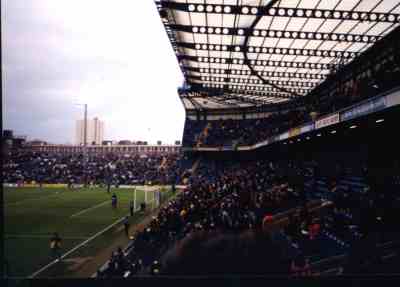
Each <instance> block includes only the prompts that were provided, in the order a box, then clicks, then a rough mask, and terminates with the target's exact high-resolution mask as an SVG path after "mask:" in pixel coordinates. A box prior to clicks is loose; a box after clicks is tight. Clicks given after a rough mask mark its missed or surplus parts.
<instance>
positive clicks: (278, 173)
mask: <svg viewBox="0 0 400 287" xmlns="http://www.w3.org/2000/svg"><path fill="white" fill-rule="evenodd" d="M153 6H154V10H155V11H157V15H158V17H159V19H158V21H161V22H162V25H163V27H164V28H165V31H163V32H164V33H165V35H166V39H169V42H170V43H168V45H169V46H170V48H172V49H173V51H174V53H175V56H176V59H175V60H176V62H177V63H178V65H179V68H180V71H181V73H182V75H183V77H184V82H183V84H182V85H181V86H179V87H176V89H177V90H176V97H177V98H178V97H179V100H180V102H181V105H183V107H184V110H185V122H184V129H183V134H182V138H181V143H176V144H175V145H174V146H173V147H171V148H164V147H163V146H155V147H154V148H153V147H152V146H151V147H150V146H147V144H143V143H139V144H134V145H129V144H126V145H118V146H110V145H101V144H99V145H89V144H88V145H87V143H86V129H85V142H84V144H83V145H81V146H79V147H76V146H75V147H72V146H71V147H68V146H48V145H47V146H46V145H43V144H40V145H23V144H22V145H21V144H14V142H18V141H17V140H15V138H14V139H12V135H11V134H10V133H9V132H8V133H3V141H2V149H3V150H2V152H3V155H4V157H3V165H2V181H3V207H4V208H3V210H4V228H3V229H4V230H3V231H4V239H3V241H4V246H5V249H4V255H5V256H4V257H5V260H4V263H3V265H4V270H5V271H4V274H5V276H8V277H10V278H13V277H23V278H82V277H84V278H87V277H90V278H98V279H110V278H137V277H140V276H145V277H157V278H163V277H171V276H173V277H178V278H180V277H188V276H189V277H190V276H232V277H235V276H239V277H240V276H248V277H265V278H268V277H269V276H278V277H282V278H298V277H302V278H304V277H307V278H308V277H331V276H334V277H335V278H340V277H346V276H347V275H356V276H361V277H363V276H365V277H367V276H371V275H374V276H387V275H393V274H399V273H400V254H399V252H400V230H399V223H398V218H399V217H400V193H398V192H399V191H400V153H399V148H400V137H399V132H400V129H399V126H398V124H399V123H400V122H399V119H400V25H399V23H400V1H398V0H265V1H264V0H161V1H155V5H153ZM149 37H151V35H149ZM145 40H146V39H143V40H141V41H145ZM154 83H155V84H157V79H154ZM160 96H161V95H160ZM143 97H144V95H143ZM138 100H139V99H138ZM110 105H112V103H110ZM149 112H151V111H149ZM160 121H162V119H160ZM13 140H14V141H13Z"/></svg>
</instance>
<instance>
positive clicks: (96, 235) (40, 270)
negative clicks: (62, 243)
mask: <svg viewBox="0 0 400 287" xmlns="http://www.w3.org/2000/svg"><path fill="white" fill-rule="evenodd" d="M124 218H125V216H123V217H121V218H120V219H118V220H117V221H115V222H114V223H112V224H110V225H109V226H107V227H106V228H104V229H103V230H101V231H99V232H97V233H96V234H95V235H93V236H91V237H89V238H88V239H86V240H85V241H83V242H81V243H80V244H78V245H77V246H75V247H74V248H72V249H71V250H69V251H68V252H66V253H64V254H63V255H62V256H61V257H60V259H64V258H65V257H67V256H68V255H70V254H71V253H72V252H74V251H75V250H77V249H79V248H80V247H81V246H83V245H85V244H87V243H89V242H90V241H92V240H93V239H95V238H96V237H98V236H100V235H101V234H103V233H104V232H106V231H107V230H109V229H111V228H112V227H114V226H115V225H117V224H118V223H120V222H121V221H122V220H123V219H124ZM57 262H59V260H58V259H55V260H53V261H52V262H50V263H49V264H47V265H45V266H43V267H42V268H40V269H39V270H38V271H36V272H34V273H32V274H31V275H30V276H29V277H28V278H34V277H36V276H37V275H39V274H40V273H42V272H43V271H44V270H46V269H48V268H49V267H51V266H53V265H54V264H56V263H57Z"/></svg>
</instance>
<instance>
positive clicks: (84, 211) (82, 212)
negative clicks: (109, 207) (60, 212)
mask: <svg viewBox="0 0 400 287" xmlns="http://www.w3.org/2000/svg"><path fill="white" fill-rule="evenodd" d="M109 202H111V201H110V200H106V201H104V202H102V203H100V204H97V205H95V206H92V207H89V208H86V209H84V210H81V211H79V212H77V213H75V214H72V215H71V217H75V216H78V215H81V214H84V213H86V212H88V211H89V210H92V209H95V208H98V207H100V206H103V205H105V204H106V203H109Z"/></svg>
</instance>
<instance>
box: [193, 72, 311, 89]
mask: <svg viewBox="0 0 400 287" xmlns="http://www.w3.org/2000/svg"><path fill="white" fill-rule="evenodd" d="M187 78H188V79H193V80H198V81H210V80H211V81H213V80H215V81H216V82H224V83H228V84H229V85H235V84H236V83H245V84H250V85H255V84H262V82H261V80H255V79H249V78H228V77H214V76H195V75H188V76H187ZM231 80H232V81H231ZM270 82H272V83H274V84H277V85H282V86H288V87H301V88H314V87H315V86H317V85H318V83H315V82H300V81H276V80H270ZM263 85H264V84H263Z"/></svg>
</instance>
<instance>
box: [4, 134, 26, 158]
mask: <svg viewBox="0 0 400 287" xmlns="http://www.w3.org/2000/svg"><path fill="white" fill-rule="evenodd" d="M25 144H26V136H20V135H14V133H13V131H12V130H4V131H3V135H2V137H1V148H2V152H5V153H7V152H8V151H10V150H13V149H19V148H22V147H23V146H24V145H25Z"/></svg>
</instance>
